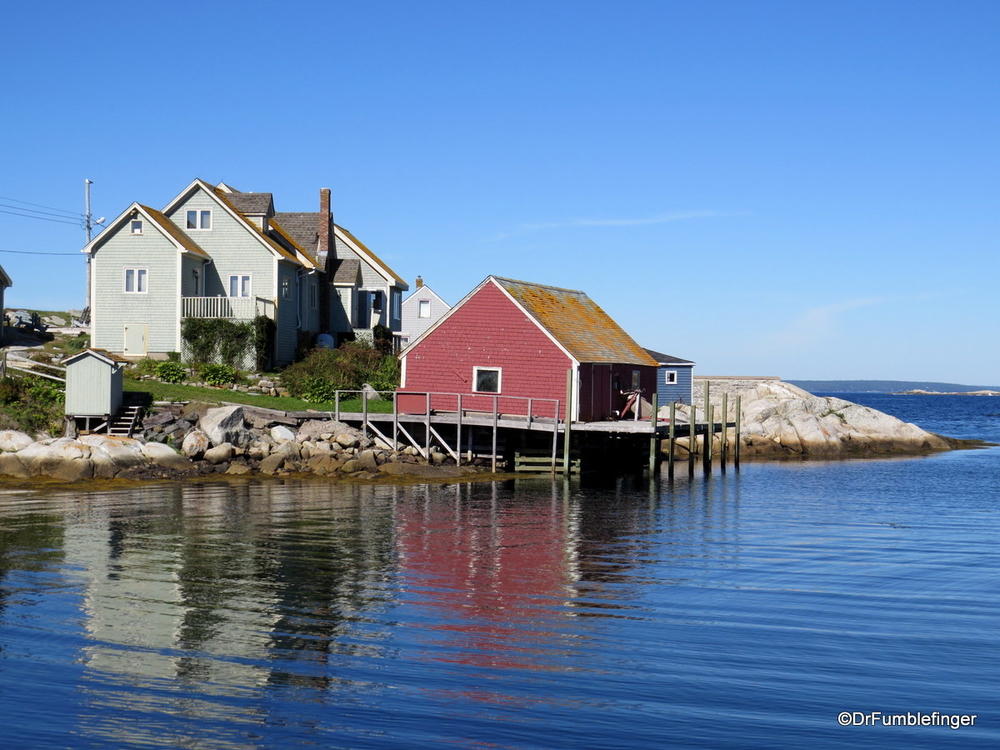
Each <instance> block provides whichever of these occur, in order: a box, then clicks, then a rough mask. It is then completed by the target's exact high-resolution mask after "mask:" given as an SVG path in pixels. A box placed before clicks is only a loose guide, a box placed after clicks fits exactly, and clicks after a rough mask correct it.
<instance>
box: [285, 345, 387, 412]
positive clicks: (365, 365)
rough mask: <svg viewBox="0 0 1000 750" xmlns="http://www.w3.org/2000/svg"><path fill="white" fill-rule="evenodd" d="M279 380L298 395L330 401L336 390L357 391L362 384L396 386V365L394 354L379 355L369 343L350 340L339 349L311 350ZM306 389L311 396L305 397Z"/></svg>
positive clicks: (380, 386)
mask: <svg viewBox="0 0 1000 750" xmlns="http://www.w3.org/2000/svg"><path fill="white" fill-rule="evenodd" d="M281 381H282V383H283V384H284V386H285V388H287V389H288V392H289V393H291V394H292V395H293V396H296V397H298V398H306V399H307V400H309V401H332V400H333V398H334V392H335V391H337V390H354V391H356V390H360V389H361V386H362V385H364V384H365V383H371V384H372V386H374V387H375V388H376V389H378V390H391V389H393V388H395V387H396V385H397V384H398V382H399V365H398V364H397V362H396V358H395V357H393V356H391V355H389V356H386V355H382V354H379V353H378V352H377V351H376V350H375V349H374V348H372V347H371V346H370V345H369V344H365V343H361V342H357V341H351V342H348V343H346V344H344V345H343V346H341V347H340V348H339V349H314V350H313V351H311V352H310V353H309V354H308V356H306V358H305V359H303V360H302V361H301V362H296V363H295V364H293V365H289V366H288V367H286V368H285V370H284V372H283V373H282V374H281ZM320 383H322V384H323V385H322V386H321V385H320ZM307 392H308V393H310V394H312V396H313V398H307V396H306V393H307ZM320 395H322V396H323V397H322V398H320V397H319V396H320Z"/></svg>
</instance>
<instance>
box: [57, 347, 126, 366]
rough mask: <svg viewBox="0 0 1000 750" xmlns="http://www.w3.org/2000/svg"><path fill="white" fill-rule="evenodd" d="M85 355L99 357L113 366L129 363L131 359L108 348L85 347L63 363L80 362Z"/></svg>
mask: <svg viewBox="0 0 1000 750" xmlns="http://www.w3.org/2000/svg"><path fill="white" fill-rule="evenodd" d="M85 357H94V358H95V359H99V360H100V361H101V362H104V363H105V364H108V365H113V366H114V365H127V364H129V360H127V359H125V358H124V357H120V356H118V355H117V354H113V353H112V352H109V351H108V350H106V349H84V350H83V351H82V352H80V353H78V354H74V355H73V356H72V357H69V358H67V359H66V361H65V362H64V363H63V364H65V365H71V364H73V363H74V362H78V361H79V360H81V359H83V358H85Z"/></svg>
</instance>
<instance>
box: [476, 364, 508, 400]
mask: <svg viewBox="0 0 1000 750" xmlns="http://www.w3.org/2000/svg"><path fill="white" fill-rule="evenodd" d="M481 372H495V373H496V374H497V389H496V390H495V391H481V390H479V388H477V386H478V384H479V373H481ZM472 392H473V393H495V394H498V395H499V394H501V393H503V368H502V367H478V366H473V368H472Z"/></svg>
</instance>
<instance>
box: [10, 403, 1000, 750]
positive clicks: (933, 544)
mask: <svg viewBox="0 0 1000 750" xmlns="http://www.w3.org/2000/svg"><path fill="white" fill-rule="evenodd" d="M851 398H852V400H856V401H859V402H862V403H869V404H871V405H873V406H876V407H877V408H881V409H883V410H885V411H890V412H892V413H895V414H897V415H898V416H901V417H902V418H904V419H907V420H909V421H916V422H917V423H919V424H921V425H922V426H925V427H927V428H928V429H932V430H935V431H938V432H942V433H946V434H951V435H956V436H966V437H980V438H986V439H993V440H997V441H998V442H1000V399H990V398H961V397H959V398H948V397H888V396H876V395H871V396H868V395H855V396H852V397H851ZM998 451H1000V449H989V450H983V451H963V452H954V453H949V454H945V455H940V456H933V457H929V458H917V459H903V460H886V461H881V460H879V461H851V462H834V463H757V464H745V465H744V466H743V468H742V469H741V470H740V471H739V472H738V473H737V472H734V471H733V470H732V469H730V470H729V471H728V472H727V473H726V474H721V473H719V472H718V470H716V473H715V474H714V475H713V476H711V477H709V478H705V477H702V476H698V477H696V478H695V479H693V480H688V478H687V476H686V475H685V476H683V477H681V478H678V480H676V481H675V482H674V484H673V485H672V486H671V485H669V484H667V483H666V482H662V483H653V484H649V483H647V482H626V481H621V482H619V483H616V484H611V485H609V486H606V487H603V488H593V487H581V486H580V485H578V484H571V485H563V484H562V483H561V482H560V483H557V484H555V485H553V484H552V483H550V482H548V481H544V480H543V481H538V480H535V481H527V482H522V481H518V482H517V483H514V482H511V483H501V484H475V485H464V486H456V485H450V486H434V487H425V486H417V487H405V488H394V487H387V486H374V487H373V486H358V485H344V484H336V485H334V484H326V483H323V482H317V481H303V482H290V481H248V482H238V483H237V482H231V483H227V482H210V483H202V484H198V483H185V484H158V485H147V486H141V487H140V486H130V487H128V488H121V487H119V486H117V485H115V489H111V490H106V489H105V490H102V491H99V492H98V491H89V490H88V488H87V486H86V485H80V486H79V487H78V488H75V489H73V490H72V491H68V490H66V489H65V488H61V489H60V488H55V489H54V488H51V487H49V488H47V489H45V488H41V489H40V488H29V489H24V488H21V487H18V486H15V485H7V486H6V489H4V486H3V485H0V492H2V495H0V707H2V710H3V714H2V715H3V723H2V724H0V739H3V746H4V747H17V748H22V747H24V748H42V747H54V748H87V747H94V748H96V747H101V748H103V747H179V748H213V749H214V748H284V747H322V748H333V747H350V748H368V747H407V748H410V747H426V746H446V747H496V748H569V747H573V748H577V747H582V748H619V747H620V748H664V747H705V748H719V747H737V748H739V747H746V748H751V747H754V748H755V747H841V746H844V745H848V744H850V745H854V746H856V747H885V746H891V747H926V748H930V747H934V748H937V747H963V748H965V747H995V746H998V745H1000V707H998V705H997V702H998V698H997V696H998V687H1000V686H998V675H1000V663H998V662H1000V629H998V625H1000V604H998V596H997V592H998V590H1000V575H998V574H1000V546H998V545H1000V517H998V500H1000V452H998ZM843 711H849V712H853V711H859V712H871V711H881V712H883V713H885V714H900V713H902V714H905V713H906V712H911V713H914V714H915V713H917V712H922V713H925V714H929V713H931V712H933V711H940V712H943V713H948V714H976V715H977V719H976V723H975V726H973V727H966V728H963V729H958V730H952V729H949V728H948V727H945V726H929V727H910V728H907V727H886V726H873V727H862V726H856V727H850V726H848V727H842V726H839V725H838V721H837V715H838V714H839V713H840V712H843Z"/></svg>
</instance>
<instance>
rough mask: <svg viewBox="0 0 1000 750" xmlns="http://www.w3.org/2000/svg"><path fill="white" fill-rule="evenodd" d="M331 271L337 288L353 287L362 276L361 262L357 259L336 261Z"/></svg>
mask: <svg viewBox="0 0 1000 750" xmlns="http://www.w3.org/2000/svg"><path fill="white" fill-rule="evenodd" d="M330 271H331V275H332V276H333V283H334V285H335V286H353V285H354V284H355V283H356V282H357V281H358V277H359V275H360V274H361V261H360V260H358V259H357V258H344V259H343V260H335V261H333V268H331V269H330Z"/></svg>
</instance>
